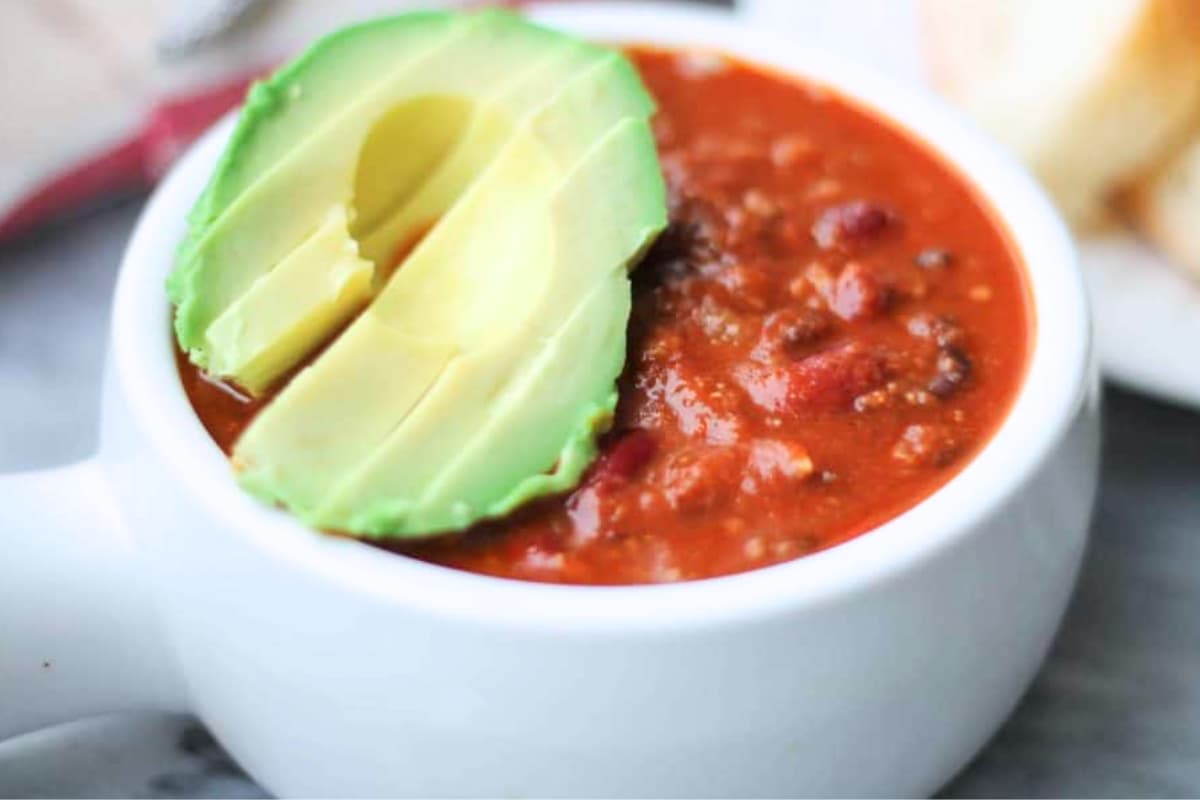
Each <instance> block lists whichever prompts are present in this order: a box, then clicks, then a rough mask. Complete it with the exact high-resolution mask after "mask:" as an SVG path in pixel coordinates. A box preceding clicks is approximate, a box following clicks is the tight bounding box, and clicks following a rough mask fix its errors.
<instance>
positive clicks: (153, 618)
mask: <svg viewBox="0 0 1200 800" xmlns="http://www.w3.org/2000/svg"><path fill="white" fill-rule="evenodd" d="M140 567H141V563H140V559H139V556H138V554H137V553H136V552H135V550H134V547H133V543H132V541H131V540H130V538H129V537H128V534H127V532H126V531H125V529H124V527H123V525H122V523H121V520H120V517H119V516H118V512H117V509H116V507H115V505H114V502H113V498H112V495H111V493H110V492H109V490H108V487H107V485H106V483H105V477H104V474H103V471H102V469H101V467H100V465H99V462H98V461H97V460H96V459H92V460H89V461H82V462H79V463H77V464H72V465H70V466H66V467H60V468H57V469H50V470H45V471H42V472H26V473H17V474H11V475H0V698H3V700H0V739H4V738H6V737H9V736H13V735H16V734H18V733H24V732H27V731H32V730H36V729H38V728H42V727H45V726H47V725H51V724H53V723H57V722H66V721H68V720H72V719H78V718H80V717H84V716H89V715H91V714H99V713H104V712H109V711H121V710H127V709H128V710H132V709H151V708H157V709H163V710H181V709H182V708H183V706H184V702H183V691H182V688H181V685H180V683H179V681H178V678H177V672H176V671H175V669H174V667H173V665H172V662H171V659H170V656H169V655H168V652H167V648H166V646H165V644H164V640H163V636H162V629H161V626H160V625H159V622H158V619H157V615H156V611H155V609H154V607H153V605H152V599H151V596H150V592H149V591H148V590H147V587H146V585H145V584H146V575H145V572H144V571H142V570H141V569H140Z"/></svg>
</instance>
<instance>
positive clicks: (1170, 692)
mask: <svg viewBox="0 0 1200 800" xmlns="http://www.w3.org/2000/svg"><path fill="white" fill-rule="evenodd" d="M139 208H140V201H139V200H137V199H131V200H127V201H124V202H121V203H118V204H115V205H113V206H110V207H109V208H107V209H103V210H99V211H94V212H93V213H91V214H89V215H86V216H84V217H81V218H78V219H76V220H74V221H72V222H69V223H65V224H63V225H60V226H58V227H57V228H55V229H54V230H51V231H48V232H45V233H43V234H41V235H39V236H37V237H36V238H33V239H30V240H27V241H24V242H21V243H18V244H16V245H10V246H8V247H7V248H0V471H6V470H16V469H23V468H29V467H36V466H46V465H50V464H55V463H58V462H62V461H66V460H71V459H76V458H80V457H82V456H85V455H86V454H87V453H88V452H89V451H90V450H91V449H92V448H93V446H94V444H95V440H96V395H97V390H98V381H99V376H100V368H101V361H102V358H103V353H104V346H105V345H104V338H105V334H106V325H107V318H108V296H109V292H110V288H111V284H112V280H113V275H114V274H115V271H116V266H117V261H118V257H119V255H120V252H121V249H122V247H123V245H124V241H125V238H126V237H127V235H128V233H129V230H130V226H131V225H132V224H133V221H134V219H135V217H136V215H137V212H138V210H139ZM1106 400H1107V421H1106V435H1107V439H1106V443H1105V450H1104V456H1105V466H1104V474H1103V487H1102V490H1101V495H1100V504H1099V508H1098V511H1097V515H1096V520H1095V525H1094V531H1093V534H1094V537H1093V544H1092V547H1091V550H1090V553H1089V555H1088V559H1087V562H1086V564H1085V567H1084V571H1083V576H1082V580H1081V582H1080V586H1079V590H1078V592H1077V594H1076V597H1075V600H1074V602H1073V604H1072V606H1071V610H1070V612H1069V614H1068V617H1067V619H1066V622H1065V623H1064V626H1063V629H1062V632H1061V635H1060V636H1059V639H1058V642H1057V644H1056V646H1055V648H1054V651H1053V653H1052V655H1051V657H1050V659H1049V661H1048V662H1047V664H1046V665H1045V667H1044V669H1043V670H1042V672H1041V674H1040V675H1039V677H1038V679H1037V681H1036V682H1035V683H1034V685H1033V687H1032V689H1031V690H1030V691H1029V693H1028V695H1027V696H1026V697H1025V699H1024V700H1023V702H1022V703H1021V705H1020V706H1019V708H1018V709H1017V711H1016V713H1015V714H1014V715H1013V717H1012V719H1010V720H1009V722H1008V723H1007V724H1006V725H1005V726H1004V728H1003V729H1002V730H1001V731H1000V733H999V734H997V736H996V738H995V739H994V740H993V741H992V742H991V744H989V745H988V746H987V748H986V749H985V750H984V751H983V752H982V753H981V754H980V755H979V757H978V758H977V759H976V760H975V762H974V763H973V764H971V765H970V766H969V767H968V768H967V769H966V770H965V771H964V772H963V773H962V774H961V775H959V776H958V777H957V778H956V779H955V780H953V781H952V782H951V783H950V784H949V785H948V786H947V787H946V788H945V790H944V793H945V794H946V795H948V796H1013V795H1016V796H1029V797H1034V796H1125V797H1150V796H1154V797H1165V796H1196V795H1200V614H1198V613H1197V610H1198V609H1200V415H1196V414H1193V413H1189V412H1186V411H1182V410H1179V409H1176V408H1172V407H1169V406H1165V405H1161V404H1158V403H1155V402H1152V401H1148V400H1144V399H1142V398H1139V397H1137V396H1134V395H1132V394H1128V393H1126V392H1123V391H1119V390H1113V389H1110V390H1109V391H1108V392H1107V395H1106ZM261 794H262V792H261V790H260V789H258V787H256V786H255V785H254V783H253V782H252V781H250V780H249V779H248V778H246V777H245V776H244V775H243V774H242V772H241V771H240V770H239V769H238V767H237V766H236V765H235V764H234V763H233V762H232V761H230V760H229V758H228V757H227V756H226V755H225V754H224V753H223V752H222V750H221V749H220V746H219V745H218V744H217V743H216V742H214V741H213V740H212V739H211V737H209V736H208V734H207V733H206V732H205V731H204V730H203V729H202V728H201V727H200V726H199V725H198V724H197V723H196V722H195V721H193V720H190V719H187V718H181V717H168V716H162V715H137V716H124V717H108V718H101V719H94V720H88V721H84V722H80V723H74V724H72V725H69V726H64V727H61V728H58V729H54V730H50V731H43V732H40V733H37V734H33V735H30V736H26V737H22V738H19V739H16V740H12V741H9V742H6V743H0V796H2V797H17V796H26V797H51V796H57V797H85V796H86V797H120V796H133V797H144V796H159V797H233V796H260V795H261Z"/></svg>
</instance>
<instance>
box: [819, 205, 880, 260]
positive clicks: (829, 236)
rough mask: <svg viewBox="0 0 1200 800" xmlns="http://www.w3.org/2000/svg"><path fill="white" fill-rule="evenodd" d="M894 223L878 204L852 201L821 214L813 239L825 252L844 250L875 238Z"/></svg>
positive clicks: (830, 208) (832, 207)
mask: <svg viewBox="0 0 1200 800" xmlns="http://www.w3.org/2000/svg"><path fill="white" fill-rule="evenodd" d="M891 221H892V216H891V214H890V213H889V212H888V211H887V210H886V209H885V208H884V207H883V206H881V205H879V204H878V203H871V202H868V201H866V200H851V201H850V202H848V203H841V204H839V205H836V206H831V207H829V208H827V209H825V210H824V211H822V212H821V214H820V215H819V216H818V217H817V221H816V222H814V223H813V226H812V237H813V241H815V242H816V243H817V247H820V248H821V249H822V250H833V249H835V248H843V249H844V248H847V247H850V246H853V245H857V244H861V243H863V242H866V241H869V240H870V239H873V238H875V237H876V236H878V235H879V234H880V233H882V232H883V230H884V229H885V228H886V227H887V226H888V224H889V223H890V222H891Z"/></svg>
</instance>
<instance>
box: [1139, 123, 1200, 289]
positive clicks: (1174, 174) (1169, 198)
mask: <svg viewBox="0 0 1200 800" xmlns="http://www.w3.org/2000/svg"><path fill="white" fill-rule="evenodd" d="M1122 201H1123V202H1122V205H1123V206H1124V208H1125V210H1126V212H1127V213H1128V216H1129V218H1130V220H1131V221H1132V222H1133V224H1134V226H1135V227H1136V228H1137V229H1138V231H1139V232H1140V233H1141V234H1142V236H1144V237H1145V238H1146V239H1147V240H1149V241H1150V243H1151V244H1153V245H1155V246H1156V247H1158V249H1160V250H1162V251H1163V253H1165V254H1166V256H1167V257H1168V258H1169V259H1171V260H1172V261H1174V262H1176V263H1178V264H1179V265H1181V266H1184V267H1187V268H1188V269H1190V270H1191V271H1192V272H1194V273H1195V274H1196V275H1200V126H1197V128H1196V130H1195V132H1194V134H1193V136H1192V138H1191V139H1190V140H1188V141H1187V142H1186V143H1184V144H1183V145H1182V146H1181V147H1179V148H1177V149H1176V150H1175V151H1174V152H1173V153H1172V154H1171V155H1170V156H1169V157H1168V158H1166V159H1165V160H1164V161H1163V162H1162V163H1161V164H1160V165H1159V166H1158V168H1157V169H1155V170H1154V171H1152V172H1151V173H1150V174H1149V175H1147V176H1146V177H1145V178H1143V179H1142V180H1140V181H1138V182H1137V183H1135V184H1134V186H1133V188H1132V189H1131V190H1130V191H1129V192H1128V193H1127V194H1125V195H1124V196H1123V198H1122Z"/></svg>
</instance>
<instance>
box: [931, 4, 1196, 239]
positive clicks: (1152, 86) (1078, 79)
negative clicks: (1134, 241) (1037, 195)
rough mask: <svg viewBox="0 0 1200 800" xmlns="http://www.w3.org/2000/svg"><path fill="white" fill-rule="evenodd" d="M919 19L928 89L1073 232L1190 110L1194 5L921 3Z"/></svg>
mask: <svg viewBox="0 0 1200 800" xmlns="http://www.w3.org/2000/svg"><path fill="white" fill-rule="evenodd" d="M920 14H921V21H922V34H923V47H924V50H925V53H926V55H927V63H928V66H929V71H930V77H931V79H932V80H933V83H934V85H935V86H936V87H937V88H938V89H939V90H940V91H942V92H943V93H944V94H945V95H946V96H948V97H949V98H950V99H951V100H952V101H953V102H954V103H956V104H957V105H959V106H961V107H962V108H963V109H965V110H966V111H967V112H968V113H970V114H971V115H972V116H974V117H975V118H976V119H978V120H979V121H980V122H981V123H982V124H983V125H984V127H985V128H987V129H988V130H989V131H990V132H991V133H992V134H993V135H994V136H996V137H997V138H998V139H999V140H1000V141H1002V142H1003V143H1005V144H1007V145H1008V146H1010V147H1011V148H1013V149H1014V150H1015V151H1016V152H1017V153H1018V154H1019V155H1020V156H1021V158H1023V159H1024V160H1025V162H1026V163H1027V164H1028V165H1029V166H1030V167H1031V168H1032V170H1033V172H1034V173H1035V174H1036V175H1037V176H1038V177H1039V178H1040V179H1041V180H1042V182H1043V184H1044V185H1045V186H1046V188H1047V189H1048V190H1049V192H1050V194H1051V195H1052V196H1053V197H1054V199H1055V200H1056V202H1057V203H1058V204H1059V206H1060V208H1061V209H1062V211H1063V212H1064V214H1065V215H1066V216H1067V217H1068V219H1069V220H1070V221H1072V222H1073V223H1075V224H1076V225H1087V224H1088V223H1092V222H1095V221H1097V220H1098V219H1100V218H1102V216H1103V215H1102V214H1101V211H1102V209H1103V208H1104V207H1105V204H1106V201H1107V199H1108V197H1109V195H1110V194H1111V193H1112V191H1113V190H1114V188H1115V187H1117V186H1119V185H1122V184H1124V183H1127V182H1128V181H1130V180H1132V179H1133V178H1134V177H1135V176H1137V175H1140V174H1143V173H1145V172H1146V171H1147V170H1148V169H1150V168H1151V166H1152V165H1153V164H1154V163H1155V162H1156V161H1157V160H1158V159H1159V158H1160V157H1161V156H1160V154H1161V151H1162V150H1163V148H1164V147H1166V146H1167V144H1168V143H1169V142H1171V141H1173V140H1175V139H1177V138H1178V137H1179V136H1180V135H1181V132H1182V130H1183V129H1184V128H1185V126H1186V125H1187V124H1188V121H1189V118H1190V117H1191V116H1192V113H1193V111H1194V109H1195V108H1196V107H1197V105H1198V104H1200V0H920ZM1193 169H1194V165H1193ZM1193 174H1194V173H1193ZM1193 185H1194V184H1193Z"/></svg>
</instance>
